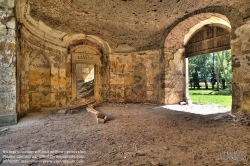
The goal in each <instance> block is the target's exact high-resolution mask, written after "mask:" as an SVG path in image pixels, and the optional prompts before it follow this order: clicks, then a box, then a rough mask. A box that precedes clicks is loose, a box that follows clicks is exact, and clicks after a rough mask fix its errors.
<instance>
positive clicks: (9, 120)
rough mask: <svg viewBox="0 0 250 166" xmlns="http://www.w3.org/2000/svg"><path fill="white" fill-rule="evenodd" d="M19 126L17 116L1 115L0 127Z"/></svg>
mask: <svg viewBox="0 0 250 166" xmlns="http://www.w3.org/2000/svg"><path fill="white" fill-rule="evenodd" d="M15 124H17V114H16V113H14V114H10V115H0V127H3V126H10V125H15Z"/></svg>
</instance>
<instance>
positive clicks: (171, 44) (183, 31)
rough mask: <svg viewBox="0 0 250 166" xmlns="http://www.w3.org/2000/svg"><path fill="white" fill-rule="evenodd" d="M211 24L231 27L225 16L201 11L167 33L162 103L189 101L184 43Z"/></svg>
mask: <svg viewBox="0 0 250 166" xmlns="http://www.w3.org/2000/svg"><path fill="white" fill-rule="evenodd" d="M211 24H216V25H219V26H221V27H227V29H230V28H231V26H230V23H229V20H228V19H227V17H226V16H224V15H221V14H217V13H201V14H197V15H194V16H192V17H189V18H187V19H185V20H184V21H182V22H180V23H179V24H177V25H176V26H175V27H174V28H173V29H172V31H171V32H170V33H169V34H168V36H167V38H166V40H165V44H164V59H165V62H164V80H163V81H164V82H163V94H162V96H163V101H162V102H163V103H165V104H176V103H179V102H181V101H187V102H190V100H189V96H188V90H187V88H186V86H187V84H188V80H187V73H186V72H185V70H186V68H187V65H186V64H187V62H186V59H185V56H184V54H185V45H186V44H187V43H188V41H189V40H190V38H191V37H192V36H193V35H194V34H195V32H197V31H198V30H199V29H201V28H202V27H203V26H205V25H211Z"/></svg>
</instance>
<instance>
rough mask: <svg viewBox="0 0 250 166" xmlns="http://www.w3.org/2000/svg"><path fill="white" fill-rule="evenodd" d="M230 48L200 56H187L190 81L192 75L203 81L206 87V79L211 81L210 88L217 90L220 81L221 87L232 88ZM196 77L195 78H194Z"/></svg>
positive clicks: (192, 77)
mask: <svg viewBox="0 0 250 166" xmlns="http://www.w3.org/2000/svg"><path fill="white" fill-rule="evenodd" d="M231 59H232V58H231V50H226V51H220V52H217V53H209V54H204V55H201V56H195V57H192V58H189V76H190V83H191V82H194V76H195V77H197V75H198V79H199V81H202V82H204V83H205V86H206V89H208V83H207V82H208V81H210V82H211V84H212V88H213V89H214V88H215V84H216V83H217V84H216V90H219V88H220V83H222V87H223V88H225V83H226V86H227V87H228V88H229V90H230V91H231V90H232V88H231V87H232V67H231ZM195 79H197V78H195Z"/></svg>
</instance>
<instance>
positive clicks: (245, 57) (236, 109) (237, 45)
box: [231, 21, 250, 116]
mask: <svg viewBox="0 0 250 166" xmlns="http://www.w3.org/2000/svg"><path fill="white" fill-rule="evenodd" d="M235 34H236V39H234V40H232V41H231V46H232V56H233V60H232V62H233V64H232V66H233V103H232V113H233V114H235V115H238V116H245V115H248V116H249V115H250V21H249V22H247V23H245V25H243V26H241V27H239V28H237V29H236V31H235Z"/></svg>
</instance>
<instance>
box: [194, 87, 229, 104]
mask: <svg viewBox="0 0 250 166" xmlns="http://www.w3.org/2000/svg"><path fill="white" fill-rule="evenodd" d="M189 96H190V97H191V99H192V101H193V103H194V104H217V105H219V106H222V107H231V105H232V95H231V93H230V91H229V90H220V91H214V90H212V89H208V90H206V89H200V90H197V89H189Z"/></svg>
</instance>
